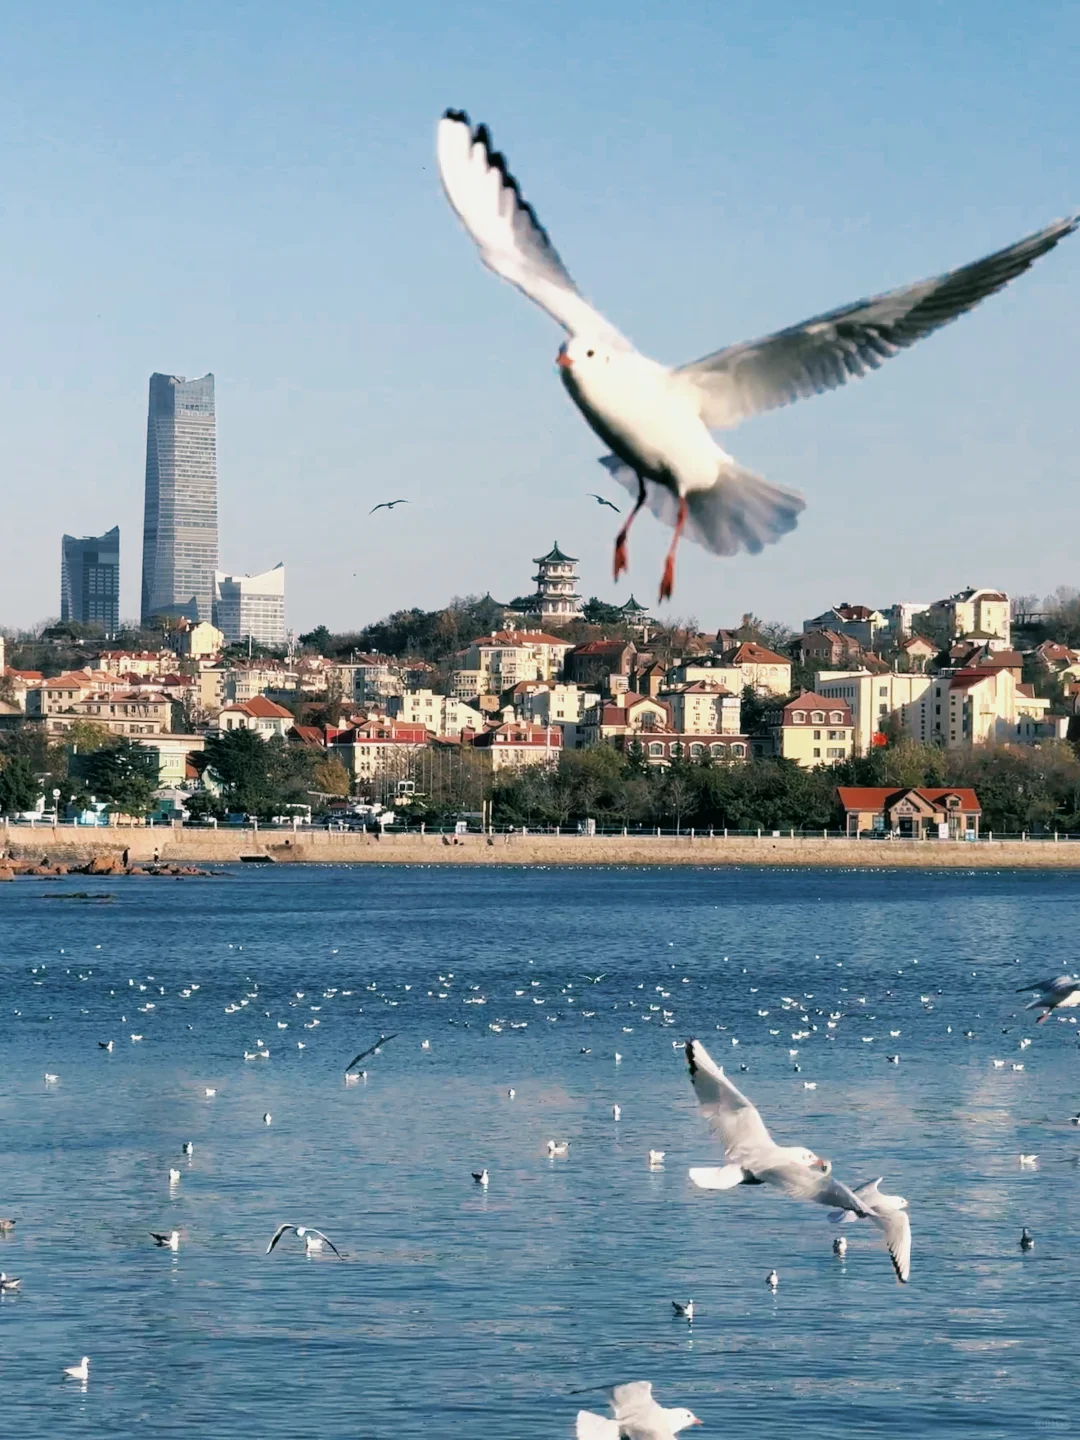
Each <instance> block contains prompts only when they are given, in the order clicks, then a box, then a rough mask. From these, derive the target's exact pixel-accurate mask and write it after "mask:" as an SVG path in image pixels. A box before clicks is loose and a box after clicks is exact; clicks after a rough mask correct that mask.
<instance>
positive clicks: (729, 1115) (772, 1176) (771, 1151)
mask: <svg viewBox="0 0 1080 1440" xmlns="http://www.w3.org/2000/svg"><path fill="white" fill-rule="evenodd" d="M686 1060H687V1064H688V1065H689V1067H690V1083H691V1084H692V1085H693V1087H694V1093H695V1095H696V1096H697V1098H698V1104H699V1105H700V1106H701V1110H702V1114H703V1115H704V1116H705V1118H706V1119H707V1120H708V1121H709V1123H710V1124H711V1126H712V1128H713V1130H714V1131H715V1133H716V1135H717V1138H718V1139H719V1140H720V1142H721V1144H722V1145H723V1147H724V1160H725V1162H726V1163H725V1164H724V1165H722V1166H711V1167H710V1166H705V1167H701V1168H697V1169H693V1170H691V1171H690V1179H691V1180H692V1181H693V1183H694V1184H695V1185H697V1186H698V1187H699V1188H700V1189H702V1190H730V1189H732V1188H733V1187H734V1186H736V1185H775V1186H776V1187H777V1189H779V1190H782V1191H783V1192H784V1194H785V1195H790V1196H791V1198H792V1199H793V1200H813V1201H814V1202H816V1203H817V1204H818V1205H828V1206H829V1207H830V1208H831V1209H832V1210H834V1211H845V1210H850V1211H851V1212H852V1213H853V1215H854V1216H855V1218H856V1219H858V1220H864V1219H865V1220H872V1221H873V1222H874V1224H875V1225H877V1226H878V1228H879V1229H880V1230H881V1231H882V1232H883V1234H884V1235H885V1240H886V1243H887V1244H888V1246H889V1254H890V1256H891V1257H892V1262H893V1268H894V1269H895V1270H896V1274H897V1277H898V1278H899V1280H900V1281H901V1283H905V1282H906V1281H907V1278H908V1273H909V1271H910V1268H911V1229H910V1226H907V1225H903V1224H901V1223H900V1222H897V1221H894V1220H893V1218H892V1216H893V1212H892V1211H891V1210H887V1208H886V1206H885V1202H884V1200H883V1199H882V1197H881V1196H880V1195H879V1193H878V1192H877V1190H876V1182H875V1185H874V1186H867V1187H865V1190H866V1193H865V1194H864V1195H862V1196H861V1197H860V1196H859V1195H858V1194H856V1193H855V1192H854V1191H852V1190H850V1189H849V1188H848V1186H846V1185H845V1184H843V1182H842V1181H840V1180H837V1179H836V1177H835V1176H834V1175H833V1173H832V1162H831V1161H829V1160H822V1159H821V1157H820V1156H819V1155H815V1154H814V1152H813V1151H812V1150H808V1149H806V1147H805V1146H802V1145H778V1144H777V1143H776V1141H775V1140H774V1139H773V1138H772V1136H771V1135H770V1134H769V1132H768V1130H767V1129H766V1127H765V1122H764V1120H762V1118H761V1116H760V1114H759V1113H758V1111H757V1108H756V1106H754V1105H753V1104H751V1102H750V1101H749V1100H748V1099H747V1098H746V1096H745V1095H743V1094H742V1092H741V1091H740V1090H738V1089H736V1087H735V1086H734V1085H733V1084H732V1083H731V1081H730V1080H729V1079H728V1078H727V1076H726V1075H725V1074H724V1072H723V1070H722V1069H721V1068H720V1066H719V1065H717V1064H716V1062H715V1061H714V1060H713V1058H712V1056H711V1055H710V1054H709V1052H708V1051H707V1050H706V1049H705V1046H704V1045H702V1043H701V1041H700V1040H688V1041H687V1042H686ZM875 1201H877V1202H878V1206H880V1208H877V1206H876V1205H875ZM905 1203H906V1202H905ZM906 1220H907V1216H906V1215H905V1216H904V1221H906ZM902 1232H906V1249H905V1245H904V1233H902Z"/></svg>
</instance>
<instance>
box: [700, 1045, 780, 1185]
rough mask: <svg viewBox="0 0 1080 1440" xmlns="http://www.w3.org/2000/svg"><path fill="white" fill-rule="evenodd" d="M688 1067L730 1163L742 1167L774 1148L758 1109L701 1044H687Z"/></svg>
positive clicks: (702, 1107) (703, 1110)
mask: <svg viewBox="0 0 1080 1440" xmlns="http://www.w3.org/2000/svg"><path fill="white" fill-rule="evenodd" d="M686 1063H687V1064H688V1065H689V1067H690V1083H691V1084H692V1085H693V1087H694V1094H695V1095H696V1096H697V1098H698V1104H699V1105H700V1106H701V1112H702V1114H703V1115H704V1116H705V1118H706V1119H707V1120H708V1122H709V1124H710V1125H711V1126H712V1128H713V1130H714V1131H715V1132H716V1134H717V1135H718V1136H719V1137H720V1141H721V1143H722V1144H723V1147H724V1158H725V1159H726V1160H728V1161H729V1162H731V1163H735V1164H738V1163H739V1162H740V1160H742V1159H744V1158H749V1157H750V1156H752V1155H759V1154H760V1153H761V1151H762V1150H767V1149H769V1148H770V1147H771V1146H772V1145H773V1139H772V1136H771V1135H770V1134H769V1132H768V1130H767V1129H766V1128H765V1122H764V1120H762V1118H761V1116H760V1115H759V1114H758V1112H757V1108H756V1107H755V1106H754V1105H752V1104H751V1103H750V1101H749V1100H748V1099H747V1098H746V1096H745V1095H744V1094H742V1092H741V1091H740V1090H737V1089H736V1088H735V1086H734V1085H733V1084H732V1083H731V1081H730V1080H729V1079H728V1078H727V1076H726V1075H725V1074H724V1072H723V1070H722V1069H721V1068H720V1066H719V1065H717V1063H716V1061H715V1060H714V1059H713V1058H712V1056H711V1055H710V1054H709V1052H708V1051H707V1050H706V1049H705V1046H704V1045H702V1043H701V1041H700V1040H688V1041H687V1042H686Z"/></svg>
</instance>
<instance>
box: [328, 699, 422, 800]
mask: <svg viewBox="0 0 1080 1440" xmlns="http://www.w3.org/2000/svg"><path fill="white" fill-rule="evenodd" d="M431 738H432V737H431V732H430V731H429V730H427V729H426V728H425V727H424V726H423V725H406V724H403V723H402V722H401V721H398V720H386V719H383V718H380V717H378V716H375V717H371V718H369V719H367V720H365V721H363V722H362V723H361V724H359V725H350V726H349V728H348V729H347V730H341V731H339V732H338V733H337V734H336V735H334V736H332V738H331V740H330V745H329V747H328V749H329V753H330V754H333V755H336V756H337V757H338V759H339V760H340V761H341V762H342V764H343V765H344V766H345V769H346V770H347V771H348V772H349V774H350V776H351V777H352V778H353V780H354V781H355V782H357V783H359V784H364V783H366V782H368V781H371V780H373V779H376V778H378V777H385V776H390V777H392V778H394V779H397V780H405V779H410V778H411V777H412V768H413V766H414V765H415V763H416V757H417V754H418V753H419V751H421V750H422V749H423V748H424V746H425V745H426V744H427V743H428V741H429V740H430V739H431Z"/></svg>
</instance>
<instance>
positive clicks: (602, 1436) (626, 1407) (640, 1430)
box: [574, 1380, 703, 1440]
mask: <svg viewBox="0 0 1080 1440" xmlns="http://www.w3.org/2000/svg"><path fill="white" fill-rule="evenodd" d="M611 1413H612V1415H613V1416H614V1419H611V1420H608V1419H607V1418H606V1417H605V1416H603V1415H594V1414H593V1412H592V1411H591V1410H579V1411H578V1414H577V1424H576V1426H575V1428H574V1435H575V1437H576V1440H620V1437H625V1440H674V1437H675V1436H676V1435H677V1434H678V1433H679V1431H680V1430H685V1429H686V1428H687V1426H688V1425H700V1424H702V1423H703V1422H702V1421H701V1420H699V1419H698V1417H697V1416H696V1415H695V1414H694V1412H693V1411H692V1410H687V1409H686V1408H685V1407H683V1406H676V1407H675V1408H673V1409H665V1407H664V1406H662V1405H658V1404H657V1402H656V1401H655V1400H654V1399H653V1394H652V1385H651V1384H650V1383H649V1381H648V1380H632V1381H630V1382H629V1383H628V1384H626V1385H616V1386H615V1388H614V1389H613V1390H612V1392H611Z"/></svg>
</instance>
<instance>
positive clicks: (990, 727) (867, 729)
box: [818, 666, 1068, 754]
mask: <svg viewBox="0 0 1080 1440" xmlns="http://www.w3.org/2000/svg"><path fill="white" fill-rule="evenodd" d="M818 692H819V693H820V694H821V695H822V696H824V697H826V698H827V699H831V700H844V701H846V702H847V704H848V705H849V706H850V708H851V712H852V716H853V719H854V723H855V749H856V752H861V753H863V754H865V753H866V751H867V750H868V749H869V748H870V747H871V746H872V744H873V736H874V735H875V733H880V732H881V731H882V730H883V729H884V728H885V726H886V724H888V723H890V722H891V723H892V724H893V725H898V726H899V729H900V732H901V733H902V734H903V735H905V736H907V737H908V738H909V739H912V740H919V741H923V742H926V743H928V744H937V745H943V746H944V747H945V748H946V749H950V750H953V749H960V748H962V747H965V746H970V745H986V744H1013V745H1032V744H1038V743H1039V742H1040V741H1043V740H1053V739H1064V737H1065V732H1066V729H1067V726H1068V717H1067V716H1064V715H1061V716H1052V715H1049V714H1048V711H1049V709H1050V701H1049V700H1044V699H1042V698H1041V697H1040V696H1037V695H1036V694H1035V693H1034V690H1033V687H1032V686H1030V685H1023V684H1021V683H1020V682H1019V681H1018V680H1017V679H1016V676H1015V674H1014V673H1013V672H1012V671H1011V670H1009V669H1006V668H1004V667H996V666H995V667H990V666H986V667H979V666H973V667H972V668H970V669H967V670H956V671H953V672H952V673H946V674H939V675H917V674H910V675H898V674H895V673H891V674H884V675H873V674H871V673H870V672H869V671H865V670H850V671H836V670H823V671H822V672H821V674H820V675H819V676H818Z"/></svg>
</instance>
